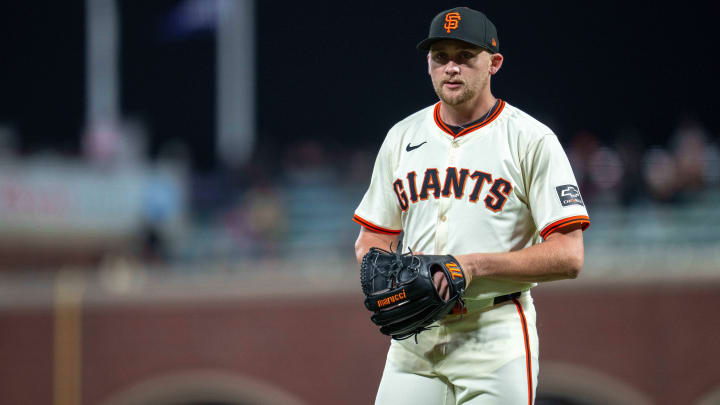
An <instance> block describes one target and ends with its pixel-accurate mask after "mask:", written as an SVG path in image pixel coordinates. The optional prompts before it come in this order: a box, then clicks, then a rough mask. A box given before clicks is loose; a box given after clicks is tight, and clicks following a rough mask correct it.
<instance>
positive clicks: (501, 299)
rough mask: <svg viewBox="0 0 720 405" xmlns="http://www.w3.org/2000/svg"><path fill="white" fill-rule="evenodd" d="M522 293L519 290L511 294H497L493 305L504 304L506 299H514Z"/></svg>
mask: <svg viewBox="0 0 720 405" xmlns="http://www.w3.org/2000/svg"><path fill="white" fill-rule="evenodd" d="M520 294H522V293H521V292H520V291H518V292H514V293H510V294H505V295H500V296H497V297H495V298H494V299H493V305H497V304H502V303H503V302H505V301H510V300H514V299H515V298H518V297H519V296H520Z"/></svg>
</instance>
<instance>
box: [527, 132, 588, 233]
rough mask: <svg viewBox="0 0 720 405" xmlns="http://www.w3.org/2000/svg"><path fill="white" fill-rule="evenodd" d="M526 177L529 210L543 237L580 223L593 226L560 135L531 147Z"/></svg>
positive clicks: (547, 137)
mask: <svg viewBox="0 0 720 405" xmlns="http://www.w3.org/2000/svg"><path fill="white" fill-rule="evenodd" d="M525 178H526V179H528V183H529V184H528V187H527V189H528V196H529V205H530V211H531V213H532V216H533V218H534V220H535V225H536V226H537V229H538V230H539V232H540V236H541V237H542V238H543V239H546V238H547V237H548V235H550V234H551V233H553V232H555V231H557V230H559V229H562V228H564V227H566V226H570V225H574V224H580V225H581V227H582V230H585V229H587V227H588V226H590V218H589V217H588V213H587V209H586V207H585V202H584V201H583V199H582V196H581V195H580V190H579V188H578V186H577V181H576V180H575V175H574V174H573V171H572V167H571V166H570V162H569V161H568V158H567V155H566V154H565V151H564V150H563V148H562V145H560V141H559V140H558V138H557V136H555V135H554V134H547V135H544V136H543V137H541V138H540V139H539V140H538V141H537V143H536V144H535V145H534V147H532V148H530V150H529V151H528V155H527V160H526V167H525Z"/></svg>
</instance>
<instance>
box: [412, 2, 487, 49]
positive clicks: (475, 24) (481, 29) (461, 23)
mask: <svg viewBox="0 0 720 405" xmlns="http://www.w3.org/2000/svg"><path fill="white" fill-rule="evenodd" d="M443 39H457V40H460V41H465V42H468V43H471V44H473V45H477V46H479V47H481V48H484V49H487V50H488V51H490V52H491V53H496V52H499V51H500V41H499V40H498V36H497V30H496V29H495V25H494V24H493V23H492V21H490V20H489V19H488V18H487V16H485V14H483V13H481V12H479V11H476V10H473V9H471V8H467V7H455V8H451V9H450V10H445V11H443V12H441V13H440V14H438V15H436V16H435V18H433V20H432V22H431V23H430V34H429V35H428V37H427V38H426V39H425V40H424V41H422V42H420V43H419V44H418V45H417V48H418V49H419V50H421V51H428V50H429V49H430V46H431V45H432V44H433V42H436V41H441V40H443Z"/></svg>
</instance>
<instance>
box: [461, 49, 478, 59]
mask: <svg viewBox="0 0 720 405" xmlns="http://www.w3.org/2000/svg"><path fill="white" fill-rule="evenodd" d="M460 57H461V58H463V59H466V60H467V59H472V58H474V57H475V55H473V53H472V52H467V51H465V52H462V53H460Z"/></svg>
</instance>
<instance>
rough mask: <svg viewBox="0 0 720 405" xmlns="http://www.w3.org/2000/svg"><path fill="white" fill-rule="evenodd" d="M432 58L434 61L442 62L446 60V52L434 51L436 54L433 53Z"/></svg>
mask: <svg viewBox="0 0 720 405" xmlns="http://www.w3.org/2000/svg"><path fill="white" fill-rule="evenodd" d="M432 59H433V60H434V61H435V62H438V63H443V62H445V61H447V54H445V53H442V52H438V53H436V54H433V57H432Z"/></svg>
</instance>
